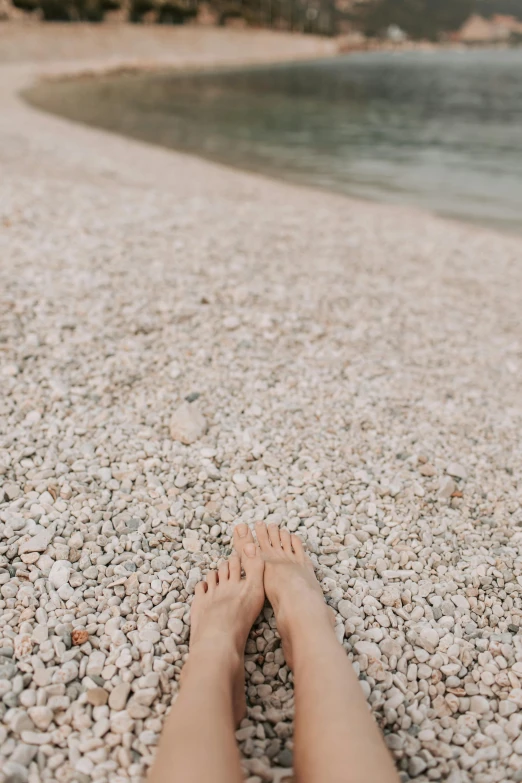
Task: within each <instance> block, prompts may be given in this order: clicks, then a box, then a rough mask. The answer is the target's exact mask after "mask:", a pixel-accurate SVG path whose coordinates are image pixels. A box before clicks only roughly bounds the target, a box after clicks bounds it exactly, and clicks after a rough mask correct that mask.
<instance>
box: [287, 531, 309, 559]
mask: <svg viewBox="0 0 522 783" xmlns="http://www.w3.org/2000/svg"><path fill="white" fill-rule="evenodd" d="M290 540H291V542H292V549H293V550H294V552H295V554H296V555H297V557H298V558H299V560H300V561H304V559H305V557H306V555H305V551H304V547H303V542H302V541H301V539H300V538H299V536H296V535H294V534H293V533H292V536H291V539H290Z"/></svg>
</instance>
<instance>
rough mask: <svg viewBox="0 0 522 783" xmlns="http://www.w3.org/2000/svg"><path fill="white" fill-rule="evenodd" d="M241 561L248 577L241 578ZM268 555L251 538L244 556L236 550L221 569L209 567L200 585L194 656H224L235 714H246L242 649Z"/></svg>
mask: <svg viewBox="0 0 522 783" xmlns="http://www.w3.org/2000/svg"><path fill="white" fill-rule="evenodd" d="M241 567H243V571H244V572H245V577H244V578H241ZM263 568H264V561H263V558H262V557H261V555H260V552H259V550H258V548H257V547H256V546H255V544H254V543H252V544H251V545H250V546H245V547H243V549H242V551H241V559H240V558H239V557H238V555H235V554H234V555H232V556H231V557H230V559H229V560H226V561H225V562H224V563H222V564H221V565H220V567H219V569H218V571H209V572H208V574H207V576H206V580H205V581H203V582H200V583H199V584H197V585H196V590H195V598H194V601H193V603H192V611H191V633H190V657H189V662H188V664H187V666H190V662H191V660H197V661H198V662H199V665H205V659H206V658H207V657H208V656H210V657H211V658H212V659H215V658H216V657H219V658H220V660H221V662H222V666H223V667H224V672H223V673H224V674H226V673H228V674H229V675H230V676H231V678H232V683H233V690H234V715H235V718H236V721H237V722H238V723H239V721H240V720H241V719H242V718H243V717H244V715H245V712H246V705H245V686H244V682H245V673H244V663H243V655H244V651H245V644H246V640H247V637H248V634H249V631H250V629H251V627H252V625H253V624H254V621H255V619H256V617H257V616H258V614H259V612H260V611H261V609H262V607H263V603H264V600H265V591H264V588H263Z"/></svg>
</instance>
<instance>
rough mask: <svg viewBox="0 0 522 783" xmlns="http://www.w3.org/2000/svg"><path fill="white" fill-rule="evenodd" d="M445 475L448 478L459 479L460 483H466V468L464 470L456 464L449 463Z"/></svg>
mask: <svg viewBox="0 0 522 783" xmlns="http://www.w3.org/2000/svg"><path fill="white" fill-rule="evenodd" d="M446 473H447V474H448V476H453V478H457V479H461V481H466V479H467V477H468V472H467V470H466V468H464V467H463V466H462V465H459V463H458V462H450V464H449V465H448V467H447V468H446Z"/></svg>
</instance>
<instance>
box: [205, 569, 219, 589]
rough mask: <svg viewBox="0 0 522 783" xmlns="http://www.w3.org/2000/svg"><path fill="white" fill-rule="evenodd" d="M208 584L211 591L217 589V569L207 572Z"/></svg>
mask: <svg viewBox="0 0 522 783" xmlns="http://www.w3.org/2000/svg"><path fill="white" fill-rule="evenodd" d="M207 585H208V590H209V592H211V593H212V592H213V591H214V590H215V589H216V585H217V572H216V571H209V572H208V574H207Z"/></svg>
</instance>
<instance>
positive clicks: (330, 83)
mask: <svg viewBox="0 0 522 783" xmlns="http://www.w3.org/2000/svg"><path fill="white" fill-rule="evenodd" d="M27 97H28V98H29V100H30V101H31V102H32V103H33V104H36V105H38V106H40V107H41V108H45V109H47V110H50V111H54V112H56V113H59V114H62V115H65V116H67V117H69V118H72V119H74V120H78V121H81V122H85V123H88V124H92V125H97V126H100V127H102V128H106V129H109V130H112V131H116V132H119V133H124V134H126V135H129V136H133V137H136V138H139V139H144V140H146V141H149V142H153V143H157V144H161V145H164V146H167V147H173V148H175V149H181V150H186V151H189V152H193V153H196V154H199V155H203V156H205V157H207V158H211V159H214V160H218V161H220V162H224V163H227V164H230V165H233V166H237V167H240V168H244V169H253V170H256V171H261V172H265V173H267V174H270V175H275V176H278V177H282V178H286V179H290V180H293V181H298V182H302V183H306V184H311V185H316V186H320V187H324V188H327V189H330V190H335V191H341V192H343V193H347V194H350V195H355V196H359V197H363V198H369V199H374V200H378V201H389V202H394V203H406V204H414V205H416V206H419V207H423V208H427V209H430V210H433V211H435V212H438V213H440V214H444V215H447V216H450V217H453V218H458V219H463V220H469V221H474V222H479V223H482V224H485V225H494V226H497V227H500V228H504V229H506V230H510V231H522V50H520V49H517V50H475V51H463V52H460V51H444V50H440V51H435V52H403V53H383V52H381V53H361V54H356V55H349V56H344V57H338V58H335V59H328V60H322V61H316V62H311V63H304V64H303V63H296V64H290V65H278V66H269V67H258V68H250V69H242V70H241V71H238V70H233V71H232V70H220V71H218V72H212V73H209V72H199V73H193V74H182V75H180V74H179V73H173V72H162V73H154V74H151V73H147V74H126V75H125V74H124V75H121V74H120V75H113V76H104V77H99V78H96V79H92V78H90V79H77V80H66V81H62V82H55V83H46V84H42V85H40V86H38V87H37V88H34V89H33V90H31V91H30V92H29V93H28V94H27Z"/></svg>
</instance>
